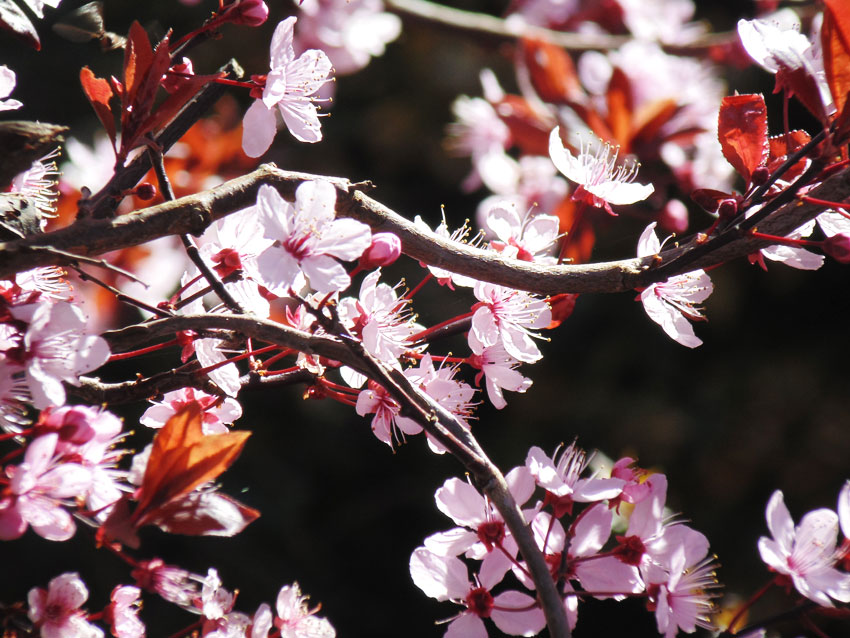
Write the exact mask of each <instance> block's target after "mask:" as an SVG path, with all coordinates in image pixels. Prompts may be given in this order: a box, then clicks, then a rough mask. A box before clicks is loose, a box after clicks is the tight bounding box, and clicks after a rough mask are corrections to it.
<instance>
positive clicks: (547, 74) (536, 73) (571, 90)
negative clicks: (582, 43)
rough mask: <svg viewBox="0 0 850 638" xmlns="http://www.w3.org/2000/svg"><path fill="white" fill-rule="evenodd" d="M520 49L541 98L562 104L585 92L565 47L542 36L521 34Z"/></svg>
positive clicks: (579, 96) (577, 97)
mask: <svg viewBox="0 0 850 638" xmlns="http://www.w3.org/2000/svg"><path fill="white" fill-rule="evenodd" d="M522 53H523V61H524V62H525V66H526V68H527V69H528V73H529V75H530V77H531V84H532V86H534V90H535V91H536V92H537V95H538V96H540V99H541V100H543V101H544V102H554V103H555V104H561V103H564V102H566V101H567V100H578V99H580V98H581V97H582V96H583V95H584V92H583V91H582V89H581V85H580V84H579V81H578V76H577V75H576V69H575V66H573V61H572V58H570V55H569V54H568V53H567V52H566V51H564V49H562V48H561V47H557V46H555V45H554V44H550V43H549V42H546V41H545V40H538V39H535V38H523V40H522Z"/></svg>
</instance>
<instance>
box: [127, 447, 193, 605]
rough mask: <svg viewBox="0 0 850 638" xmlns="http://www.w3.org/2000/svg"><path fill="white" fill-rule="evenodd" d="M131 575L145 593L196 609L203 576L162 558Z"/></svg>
mask: <svg viewBox="0 0 850 638" xmlns="http://www.w3.org/2000/svg"><path fill="white" fill-rule="evenodd" d="M137 456H138V455H137ZM131 575H132V577H133V578H134V579H135V580H136V584H137V585H138V586H139V587H141V588H142V589H144V590H145V591H149V592H151V593H153V594H158V595H159V596H161V597H162V598H163V599H164V600H167V601H168V602H170V603H174V604H175V605H180V606H181V607H185V608H186V609H195V608H194V606H193V604H192V603H193V601H194V600H195V599H196V598H197V597H198V595H199V594H200V592H199V587H198V583H199V582H202V581H203V578H202V577H201V576H195V575H193V574H191V573H189V572H187V571H186V570H185V569H181V568H179V567H174V566H173V565H167V564H165V563H164V562H163V561H162V559H160V558H152V559H151V560H148V561H140V562H139V564H138V566H137V567H136V568H135V569H133V571H132V572H131Z"/></svg>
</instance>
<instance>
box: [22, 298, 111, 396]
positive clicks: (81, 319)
mask: <svg viewBox="0 0 850 638" xmlns="http://www.w3.org/2000/svg"><path fill="white" fill-rule="evenodd" d="M11 313H12V316H13V317H14V318H15V319H17V320H19V321H23V322H25V323H26V324H27V330H26V332H25V333H23V334H21V335H19V341H20V343H19V346H18V347H16V348H15V349H14V351H10V350H7V351H6V356H7V357H9V358H12V359H13V360H14V362H15V363H17V364H18V365H21V366H22V367H23V369H24V371H25V373H26V379H27V383H28V384H29V389H30V392H31V394H32V400H33V405H35V407H36V408H39V409H41V408H46V407H47V406H49V405H62V404H63V403H65V388H64V387H63V386H62V382H63V381H64V382H67V383H70V384H71V385H79V384H80V381H79V375H80V374H82V373H84V372H88V371H90V370H94V369H95V368H99V367H100V366H101V365H103V364H104V363H105V362H106V360H107V359H108V358H109V346H108V345H107V344H106V341H104V340H103V339H102V338H101V337H97V336H92V335H86V334H85V325H86V318H85V316H84V315H83V313H82V311H81V310H80V309H79V308H78V307H77V306H75V305H72V304H70V303H64V302H58V303H47V302H44V303H36V304H26V305H22V306H17V307H15V308H13V309H12V310H11Z"/></svg>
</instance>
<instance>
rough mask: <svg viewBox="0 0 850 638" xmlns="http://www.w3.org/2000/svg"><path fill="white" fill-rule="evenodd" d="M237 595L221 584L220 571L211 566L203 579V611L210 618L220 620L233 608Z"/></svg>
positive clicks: (201, 602) (205, 616)
mask: <svg viewBox="0 0 850 638" xmlns="http://www.w3.org/2000/svg"><path fill="white" fill-rule="evenodd" d="M235 600H236V597H235V595H234V594H233V593H231V592H229V591H227V590H226V589H225V588H224V587H222V586H221V579H220V578H219V577H218V571H216V570H215V569H214V568H212V567H210V569H209V570H208V571H207V575H206V578H204V579H203V580H202V581H201V600H200V605H201V613H202V614H203V615H204V618H207V619H208V620H218V619H219V618H223V617H224V616H225V614H227V613H228V612H230V610H231V609H233V603H234V602H235Z"/></svg>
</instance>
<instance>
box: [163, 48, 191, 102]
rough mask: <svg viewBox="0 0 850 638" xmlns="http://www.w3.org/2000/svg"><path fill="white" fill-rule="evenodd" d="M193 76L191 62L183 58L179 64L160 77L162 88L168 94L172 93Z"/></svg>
mask: <svg viewBox="0 0 850 638" xmlns="http://www.w3.org/2000/svg"><path fill="white" fill-rule="evenodd" d="M192 75H195V70H194V69H193V68H192V61H191V60H190V59H189V58H187V57H184V58H182V59H181V60H180V62H179V63H177V64H175V65H173V66H172V67H171V68H169V69H168V72H167V73H166V74H165V75H163V76H162V88H164V89H165V90H166V91H167V92H168V93H174V92H175V91H177V89H179V88H180V87H182V86H183V84H185V82H186V78H187V77H189V76H192Z"/></svg>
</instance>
